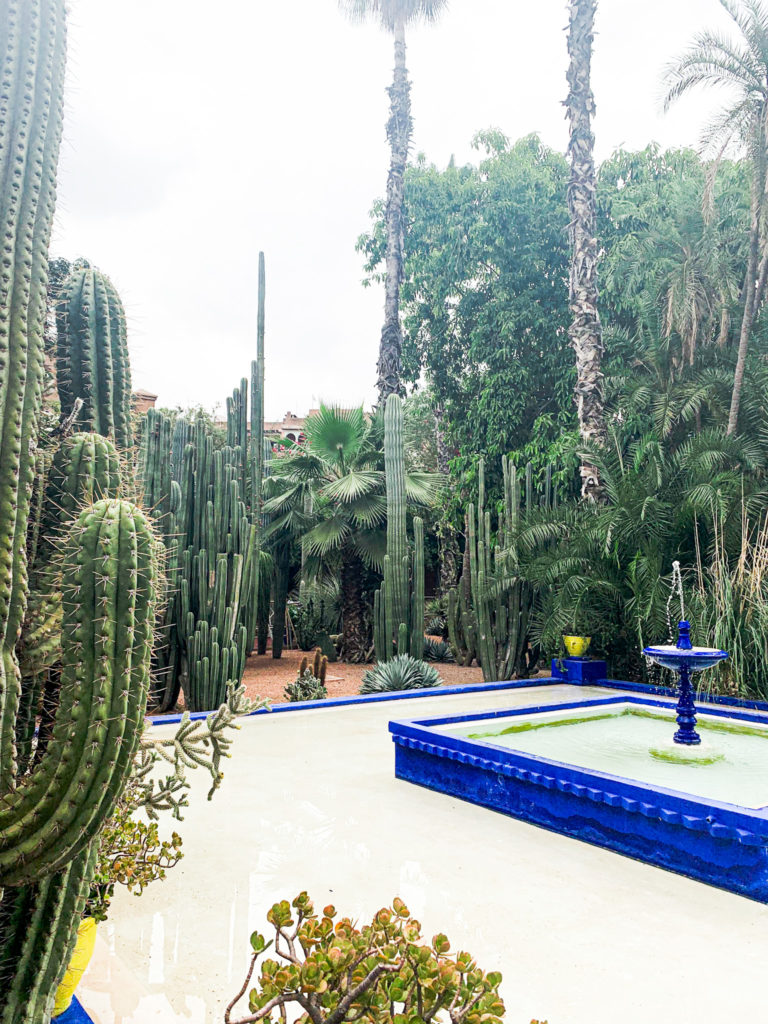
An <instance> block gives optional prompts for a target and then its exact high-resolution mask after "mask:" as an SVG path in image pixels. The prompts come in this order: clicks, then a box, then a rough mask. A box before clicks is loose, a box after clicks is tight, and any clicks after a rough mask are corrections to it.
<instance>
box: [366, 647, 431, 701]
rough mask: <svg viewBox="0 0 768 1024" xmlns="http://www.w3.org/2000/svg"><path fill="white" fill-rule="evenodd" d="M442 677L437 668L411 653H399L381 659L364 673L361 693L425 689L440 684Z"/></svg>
mask: <svg viewBox="0 0 768 1024" xmlns="http://www.w3.org/2000/svg"><path fill="white" fill-rule="evenodd" d="M440 683H442V679H441V678H440V675H439V673H438V671H437V669H436V668H433V666H432V665H427V663H426V662H425V661H419V660H417V659H416V658H412V657H411V656H410V655H409V654H398V655H396V656H395V657H394V658H392V659H391V660H390V661H380V662H379V663H378V664H377V665H375V666H374V667H373V668H372V669H368V671H367V672H364V673H363V684H362V686H361V687H360V693H362V694H366V693H385V692H387V691H389V690H425V689H429V688H430V687H432V686H439V685H440Z"/></svg>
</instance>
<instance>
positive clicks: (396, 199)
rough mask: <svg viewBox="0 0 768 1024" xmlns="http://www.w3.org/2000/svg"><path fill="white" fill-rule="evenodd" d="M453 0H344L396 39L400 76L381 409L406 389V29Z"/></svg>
mask: <svg viewBox="0 0 768 1024" xmlns="http://www.w3.org/2000/svg"><path fill="white" fill-rule="evenodd" d="M447 3H448V0H339V4H340V6H341V8H342V9H343V10H344V11H346V13H347V14H348V15H349V16H350V17H351V18H352V19H353V20H355V21H362V20H364V19H365V18H368V17H373V18H375V19H377V20H378V21H379V22H380V23H381V26H382V28H384V29H385V31H387V32H391V33H392V35H393V36H394V39H395V73H394V78H393V81H392V85H391V86H390V87H389V89H388V90H387V91H388V92H389V101H390V102H389V120H388V121H387V139H388V140H389V146H390V161H389V176H388V178H387V206H386V214H385V221H386V231H387V249H386V275H385V297H384V326H383V328H382V331H381V342H380V343H379V362H378V367H377V369H378V381H377V386H378V389H379V404H380V405H381V406H383V405H384V403H385V402H386V399H387V395H390V394H392V392H397V393H400V392H401V390H402V385H401V375H402V356H401V352H402V347H403V335H402V330H401V327H400V285H401V283H402V280H403V245H404V237H405V223H404V214H403V199H404V194H405V166H406V163H407V161H408V149H409V148H410V144H411V134H412V131H413V122H412V120H411V86H410V82H409V81H408V69H407V68H406V66H405V27H406V25H409V24H412V23H413V22H415V21H419V20H424V21H434V19H435V18H437V16H438V15H439V14H440V12H441V11H442V10H443V8H444V7H446V6H447Z"/></svg>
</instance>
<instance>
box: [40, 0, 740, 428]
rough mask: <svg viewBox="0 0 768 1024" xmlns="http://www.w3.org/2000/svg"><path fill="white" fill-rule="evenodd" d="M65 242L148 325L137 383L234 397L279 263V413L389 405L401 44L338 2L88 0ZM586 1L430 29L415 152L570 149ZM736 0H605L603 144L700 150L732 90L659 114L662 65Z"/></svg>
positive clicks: (174, 397) (197, 395) (191, 398)
mask: <svg viewBox="0 0 768 1024" xmlns="http://www.w3.org/2000/svg"><path fill="white" fill-rule="evenodd" d="M70 7H71V17H70V43H69V65H68V76H67V109H66V127H65V142H64V147H63V152H62V158H61V163H60V173H59V201H58V209H57V218H56V226H55V229H54V238H53V243H52V250H51V251H52V253H53V254H54V255H61V256H67V257H69V258H74V257H75V256H85V257H87V258H88V259H90V260H91V261H92V262H93V263H94V264H95V265H97V266H98V267H99V268H100V269H101V270H103V271H104V272H105V273H107V274H109V276H110V277H111V278H112V280H113V281H114V282H115V284H116V286H117V288H118V290H119V291H120V294H121V295H122V298H123V301H124V303H125V306H126V310H127V314H128V324H129V333H130V346H131V354H132V360H133V368H134V373H133V380H134V386H135V387H142V388H146V389H148V390H150V391H155V392H157V393H159V396H160V399H159V404H161V405H176V404H182V405H189V404H196V403H202V404H203V405H205V406H206V407H209V408H210V407H212V406H214V405H216V404H221V405H222V406H223V403H224V399H225V397H226V395H227V394H229V393H230V392H231V390H232V388H233V387H234V386H235V385H236V384H237V383H238V381H239V379H240V377H241V376H243V375H244V374H246V375H247V373H248V367H249V364H250V360H251V359H252V358H253V357H254V355H255V334H256V269H257V253H258V250H259V249H263V250H264V251H265V253H266V259H267V362H266V366H267V384H266V414H267V417H268V418H277V417H281V416H282V415H283V413H284V412H285V411H286V410H288V409H291V410H292V411H294V412H296V413H299V414H302V413H305V412H306V411H307V409H308V408H309V407H310V406H311V405H316V404H317V402H318V400H320V399H322V400H323V401H326V402H334V401H337V402H340V403H343V404H351V403H353V402H360V401H365V402H370V401H371V400H372V398H373V394H374V387H373V385H374V382H375V376H376V374H375V364H376V356H377V351H378V339H379V331H380V326H381V319H382V303H383V296H382V294H381V293H380V292H379V290H378V289H364V288H363V287H362V286H361V280H362V276H363V273H362V259H361V256H360V255H359V254H358V253H356V252H355V242H356V240H357V237H358V235H359V234H360V233H361V232H362V231H364V230H365V229H366V228H367V226H368V223H369V221H368V211H369V209H370V207H371V203H372V201H373V200H374V199H375V198H376V197H377V196H380V195H383V193H384V188H385V182H386V173H387V162H388V150H387V144H386V138H385V132H384V124H385V120H386V116H387V96H386V93H385V88H386V86H387V85H388V83H389V81H390V78H391V68H392V64H393V57H392V43H391V39H390V37H388V36H386V35H385V34H384V33H383V32H382V31H381V30H379V28H378V27H377V26H374V25H368V26H358V25H350V24H349V23H348V22H347V21H346V20H345V18H344V16H343V15H342V13H341V12H340V11H339V9H338V6H337V3H336V0H271V2H269V0H216V2H215V3H213V2H211V0H70ZM566 11H567V3H566V0H532V2H526V3H523V2H522V0H452V2H451V6H450V8H449V9H448V11H447V12H446V13H445V14H444V15H443V17H442V20H441V22H440V23H439V24H438V25H436V26H430V27H420V28H417V29H412V30H411V33H410V41H409V48H408V66H409V69H410V73H411V78H412V81H413V114H414V121H415V133H414V150H415V152H424V153H425V154H426V156H427V158H428V159H429V160H431V161H434V162H435V163H437V164H438V165H440V166H442V165H444V164H445V163H446V162H447V161H448V160H449V158H450V156H451V154H455V155H456V159H457V160H458V161H460V162H466V161H468V160H470V159H473V158H476V154H474V153H473V152H472V150H471V148H470V140H471V138H472V136H473V134H474V133H475V132H476V131H477V130H478V129H481V128H488V127H498V128H501V129H502V130H503V131H504V132H505V133H506V134H507V135H509V136H510V137H512V138H518V137H519V136H522V135H526V134H528V133H529V132H534V131H535V132H538V133H539V134H540V135H541V136H542V138H543V140H544V141H545V142H546V143H548V144H549V145H551V146H555V147H557V148H559V149H564V148H565V145H566V125H565V121H564V118H563V108H562V100H563V98H564V96H565V91H566V86H565V69H566V65H567V55H566V41H565V32H564V26H565V24H566V21H567V13H566ZM727 24H728V19H727V17H726V16H725V14H724V12H723V10H722V8H721V7H720V4H719V2H718V0H600V4H599V9H598V15H597V28H598V35H597V39H596V43H595V59H594V71H593V85H594V91H595V95H596V100H597V105H598V116H597V119H596V123H595V133H596V138H597V148H598V157H600V158H602V157H605V156H607V155H609V154H610V152H611V151H612V150H613V149H615V148H616V147H618V146H627V147H631V148H640V147H643V146H645V145H646V144H647V143H648V142H649V141H651V140H656V141H658V142H660V143H661V144H662V145H664V146H672V145H692V144H695V143H696V142H697V139H698V135H699V130H700V128H701V125H702V123H703V122H704V121H705V120H706V117H707V115H708V114H709V113H710V112H711V111H712V109H713V104H714V103H716V97H713V96H706V95H701V96H699V97H697V98H696V99H695V100H693V99H689V100H686V101H685V102H684V103H681V104H680V105H679V107H678V108H677V109H676V110H674V111H673V112H672V113H671V114H669V115H664V114H663V113H662V111H661V109H660V100H659V96H660V84H659V82H660V74H661V69H662V68H663V66H664V65H665V64H666V63H667V62H668V61H669V60H670V59H671V58H672V57H673V56H675V55H676V54H677V53H679V52H680V50H681V49H682V48H683V47H684V46H685V45H686V44H687V43H688V41H689V40H690V38H691V36H692V34H693V33H694V32H695V31H696V30H697V29H699V28H702V27H705V26H708V27H714V26H724V25H727Z"/></svg>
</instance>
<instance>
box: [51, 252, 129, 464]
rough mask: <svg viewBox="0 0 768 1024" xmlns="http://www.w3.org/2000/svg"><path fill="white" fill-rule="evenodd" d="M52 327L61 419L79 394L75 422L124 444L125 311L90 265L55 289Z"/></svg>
mask: <svg viewBox="0 0 768 1024" xmlns="http://www.w3.org/2000/svg"><path fill="white" fill-rule="evenodd" d="M56 325H57V337H58V344H57V356H56V380H57V385H58V389H59V400H60V401H61V415H62V418H66V417H67V416H69V415H70V413H71V412H72V411H73V409H74V404H75V400H76V399H78V398H80V399H82V401H83V407H82V409H81V410H80V413H79V414H78V417H77V422H78V424H79V425H80V426H83V427H86V428H87V429H88V430H93V431H95V432H96V433H97V434H104V435H105V436H106V437H112V438H114V439H115V441H116V442H117V444H118V446H119V447H120V448H124V449H127V448H129V447H130V446H131V444H132V443H133V429H132V425H131V401H132V398H131V366H130V362H129V359H128V340H127V330H126V323H125V310H124V309H123V304H122V302H121V301H120V296H119V295H118V294H117V290H116V289H115V286H114V285H113V284H112V282H111V281H110V280H109V278H108V277H107V276H106V275H105V274H102V273H101V272H100V271H98V270H95V269H94V268H93V267H83V268H81V269H79V270H74V271H73V272H72V273H71V274H70V275H69V277H67V279H66V280H65V281H64V283H63V284H62V286H61V291H60V292H59V301H58V304H57V308H56Z"/></svg>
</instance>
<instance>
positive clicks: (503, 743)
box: [444, 707, 768, 807]
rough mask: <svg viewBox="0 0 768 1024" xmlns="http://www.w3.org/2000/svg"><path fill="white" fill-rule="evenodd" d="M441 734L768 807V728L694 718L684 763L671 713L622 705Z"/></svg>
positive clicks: (479, 724) (478, 724)
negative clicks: (696, 740)
mask: <svg viewBox="0 0 768 1024" xmlns="http://www.w3.org/2000/svg"><path fill="white" fill-rule="evenodd" d="M510 722H512V723H513V724H510ZM444 729H445V731H446V732H450V734H451V735H452V736H464V737H467V738H469V739H479V740H483V741H484V742H486V743H492V744H494V745H495V746H499V747H507V748H508V749H510V750H519V751H520V752H521V753H525V754H534V755H536V756H539V757H545V758H549V759H550V760H553V761H562V762H564V763H566V764H570V765H573V766H574V767H576V768H587V769H591V770H593V771H599V772H605V773H606V774H609V775H619V776H621V777H622V778H625V779H630V780H633V779H634V780H636V781H638V782H641V783H642V782H644V783H649V784H651V785H653V786H663V787H665V788H666V789H675V790H679V791H680V792H683V793H690V794H691V795H693V796H701V797H707V798H709V799H711V800H720V801H724V802H726V803H731V804H738V805H740V806H742V807H765V806H766V805H768V723H767V724H766V727H762V726H759V725H757V726H753V725H740V724H739V725H737V724H732V723H730V722H724V721H722V720H721V719H713V718H704V717H700V718H699V722H698V731H699V734H700V735H701V738H702V742H701V746H699V747H697V748H695V751H694V752H693V755H692V756H694V757H696V758H697V759H698V762H688V761H686V760H685V758H686V748H682V747H680V746H679V745H678V744H674V743H672V735H673V733H674V731H675V729H676V724H675V720H674V716H673V715H672V714H669V715H665V714H664V713H663V712H659V713H656V712H647V711H638V710H637V709H634V708H630V707H625V708H621V709H616V710H611V711H610V712H608V711H605V710H595V712H594V713H593V714H588V713H587V714H585V713H581V714H579V713H574V712H573V711H571V712H567V713H560V715H559V716H558V714H557V712H553V713H550V714H543V715H542V714H539V715H532V716H531V717H530V718H523V717H516V718H515V719H509V718H507V719H500V720H498V722H492V721H489V722H487V723H483V722H472V723H469V724H466V725H463V726H460V727H450V726H446V727H444ZM651 751H654V755H652V754H651ZM679 758H682V762H681V761H679V760H678V759H679Z"/></svg>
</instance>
